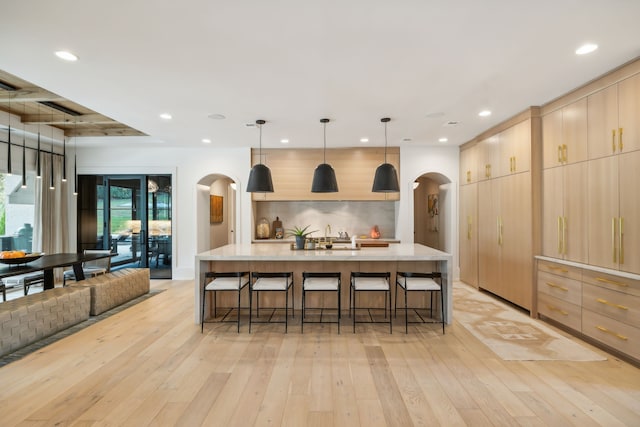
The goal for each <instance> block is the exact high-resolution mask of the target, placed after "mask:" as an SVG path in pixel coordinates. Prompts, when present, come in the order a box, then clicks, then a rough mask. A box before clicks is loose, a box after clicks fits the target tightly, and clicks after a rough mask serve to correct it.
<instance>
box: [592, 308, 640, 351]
mask: <svg viewBox="0 0 640 427" xmlns="http://www.w3.org/2000/svg"><path fill="white" fill-rule="evenodd" d="M582 333H583V334H585V335H588V336H590V337H592V338H595V339H596V340H598V341H600V342H602V343H604V344H607V345H608V346H610V347H613V348H615V349H616V350H619V351H621V352H623V353H625V354H628V355H629V356H631V357H633V358H635V359H638V360H640V329H638V328H634V327H632V326H629V325H627V324H624V323H621V322H618V321H617V320H613V319H611V318H609V317H605V316H602V315H600V314H597V313H594V312H592V311H590V310H582Z"/></svg>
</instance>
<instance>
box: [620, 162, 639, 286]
mask: <svg viewBox="0 0 640 427" xmlns="http://www.w3.org/2000/svg"><path fill="white" fill-rule="evenodd" d="M619 162H620V218H621V223H620V224H619V227H620V228H621V229H620V230H618V233H619V239H620V238H621V239H620V240H621V241H620V243H619V244H620V248H621V253H620V270H624V271H629V272H631V273H636V274H640V191H638V184H639V183H640V151H634V152H632V153H625V154H621V155H620V156H619Z"/></svg>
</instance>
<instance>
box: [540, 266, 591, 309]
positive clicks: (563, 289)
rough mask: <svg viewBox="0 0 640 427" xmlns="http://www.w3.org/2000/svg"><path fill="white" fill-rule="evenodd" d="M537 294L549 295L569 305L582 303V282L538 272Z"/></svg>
mask: <svg viewBox="0 0 640 427" xmlns="http://www.w3.org/2000/svg"><path fill="white" fill-rule="evenodd" d="M538 292H541V293H544V294H547V295H551V296H553V297H556V298H559V299H561V300H564V301H567V302H570V303H571V304H576V305H580V304H581V303H582V282H580V281H579V280H574V279H569V278H567V277H563V276H556V275H555V274H549V273H547V272H546V271H538Z"/></svg>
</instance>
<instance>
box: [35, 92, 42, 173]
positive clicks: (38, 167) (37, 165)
mask: <svg viewBox="0 0 640 427" xmlns="http://www.w3.org/2000/svg"><path fill="white" fill-rule="evenodd" d="M38 116H40V104H38ZM39 122H40V121H38V152H37V153H36V178H38V179H40V178H42V165H41V164H40V123H39Z"/></svg>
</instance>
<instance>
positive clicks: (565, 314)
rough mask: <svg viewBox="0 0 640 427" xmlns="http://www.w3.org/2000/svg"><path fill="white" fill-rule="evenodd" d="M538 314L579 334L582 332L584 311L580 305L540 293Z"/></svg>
mask: <svg viewBox="0 0 640 427" xmlns="http://www.w3.org/2000/svg"><path fill="white" fill-rule="evenodd" d="M538 313H539V314H542V315H544V316H546V317H548V318H550V319H553V320H555V321H556V322H558V323H561V324H563V325H565V326H568V327H570V328H571V329H574V330H576V331H578V332H580V331H581V330H582V327H581V326H582V310H581V308H580V306H579V305H575V304H570V303H568V302H566V301H565V300H561V299H559V298H554V297H552V296H551V295H548V294H544V293H540V292H539V293H538Z"/></svg>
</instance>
